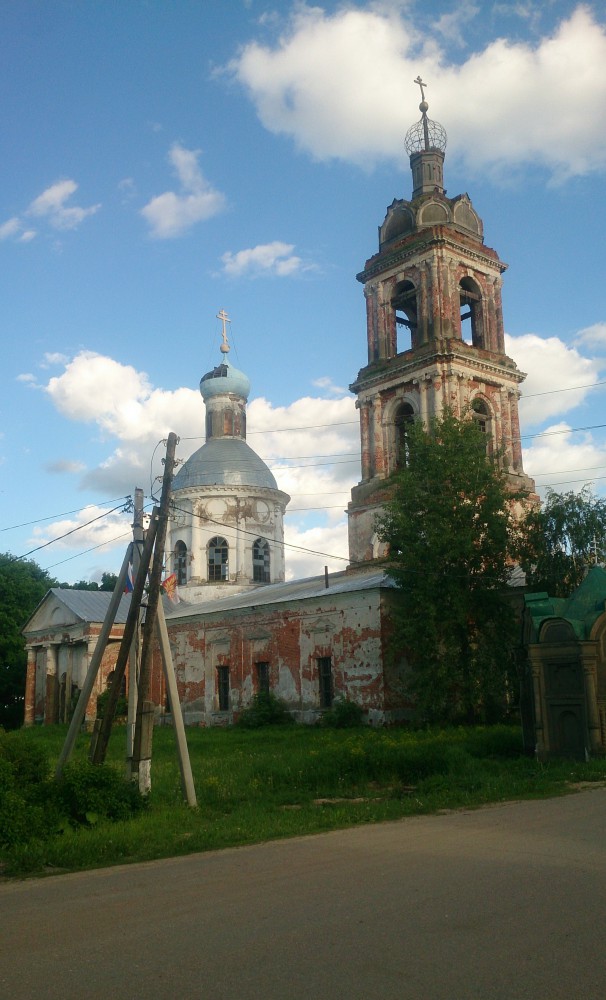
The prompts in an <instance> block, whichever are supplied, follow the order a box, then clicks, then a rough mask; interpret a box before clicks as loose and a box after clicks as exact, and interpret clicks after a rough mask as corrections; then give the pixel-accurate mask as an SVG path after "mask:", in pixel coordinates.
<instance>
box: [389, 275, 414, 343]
mask: <svg viewBox="0 0 606 1000" xmlns="http://www.w3.org/2000/svg"><path fill="white" fill-rule="evenodd" d="M391 304H392V307H393V311H394V318H395V324H396V339H397V352H398V354H402V353H403V352H404V351H409V350H411V348H415V347H417V345H418V339H419V338H418V307H417V289H416V288H415V286H414V285H413V283H412V281H401V282H400V283H399V284H398V285H397V286H396V290H395V294H394V296H393V298H392V300H391Z"/></svg>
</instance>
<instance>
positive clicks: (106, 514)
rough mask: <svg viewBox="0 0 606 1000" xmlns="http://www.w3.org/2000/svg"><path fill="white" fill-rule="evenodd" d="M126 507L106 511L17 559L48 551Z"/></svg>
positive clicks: (122, 505)
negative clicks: (56, 543) (58, 543)
mask: <svg viewBox="0 0 606 1000" xmlns="http://www.w3.org/2000/svg"><path fill="white" fill-rule="evenodd" d="M124 507H125V505H124V504H120V505H119V506H118V507H113V508H112V510H106V511H104V513H103V514H99V515H98V517H93V518H92V519H91V520H90V521H86V522H85V523H84V524H79V525H78V526H77V527H76V528H72V529H71V530H70V531H66V532H65V534H63V535H58V536H57V538H51V540H50V541H49V542H44V544H43V545H37V546H36V548H35V549H30V550H29V552H25V553H24V554H23V555H22V556H15V558H16V559H17V560H19V559H27V557H28V556H31V555H33V553H34V552H40V551H41V550H42V549H47V548H48V546H49V545H54V544H55V542H61V541H63V539H64V538H69V536H70V535H74V534H75V533H76V532H77V531H82V529H83V528H88V527H89V526H90V525H91V524H95V522H96V521H101V520H102V519H103V518H104V517H109V515H110V514H114V513H115V512H116V511H117V510H120V511H123V510H124ZM104 544H106V543H104Z"/></svg>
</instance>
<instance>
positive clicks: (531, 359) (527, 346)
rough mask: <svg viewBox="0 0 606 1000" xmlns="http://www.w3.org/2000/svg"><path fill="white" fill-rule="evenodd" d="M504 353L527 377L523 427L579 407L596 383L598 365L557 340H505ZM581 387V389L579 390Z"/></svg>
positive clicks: (527, 336)
mask: <svg viewBox="0 0 606 1000" xmlns="http://www.w3.org/2000/svg"><path fill="white" fill-rule="evenodd" d="M505 349H506V351H507V353H508V355H509V356H510V357H512V358H514V359H515V361H516V364H517V365H518V367H519V368H521V370H522V371H524V372H528V377H527V379H526V381H525V382H523V383H522V386H521V391H522V398H521V400H520V419H521V422H522V425H523V426H524V425H533V424H535V425H536V424H538V423H542V422H543V421H544V420H549V419H551V418H553V417H556V416H559V415H561V414H564V413H568V411H569V410H573V409H574V408H575V407H576V406H579V405H580V404H581V403H582V402H584V400H585V399H586V398H587V396H588V394H589V393H590V391H591V389H590V388H589V386H591V384H592V383H594V382H596V381H598V378H599V371H600V367H601V366H600V362H598V361H596V360H595V359H590V358H584V357H583V356H582V355H581V354H579V352H578V351H577V349H576V348H575V347H569V346H568V345H567V344H565V343H564V342H563V341H562V340H560V339H559V338H558V337H538V336H537V335H536V334H534V333H525V334H523V335H522V336H520V337H510V336H507V335H506V337H505ZM579 387H580V388H579Z"/></svg>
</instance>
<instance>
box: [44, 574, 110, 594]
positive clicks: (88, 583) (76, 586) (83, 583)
mask: <svg viewBox="0 0 606 1000" xmlns="http://www.w3.org/2000/svg"><path fill="white" fill-rule="evenodd" d="M117 582H118V575H117V573H102V574H101V583H97V581H96V580H78V581H77V582H76V583H60V584H59V586H60V588H61V589H62V590H113V589H114V587H115V586H116V583H117Z"/></svg>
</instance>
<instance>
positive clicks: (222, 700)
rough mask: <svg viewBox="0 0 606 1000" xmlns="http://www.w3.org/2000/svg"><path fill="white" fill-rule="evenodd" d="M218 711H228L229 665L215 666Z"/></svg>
mask: <svg viewBox="0 0 606 1000" xmlns="http://www.w3.org/2000/svg"><path fill="white" fill-rule="evenodd" d="M217 687H218V694H219V711H220V712H228V711H229V667H217Z"/></svg>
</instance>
